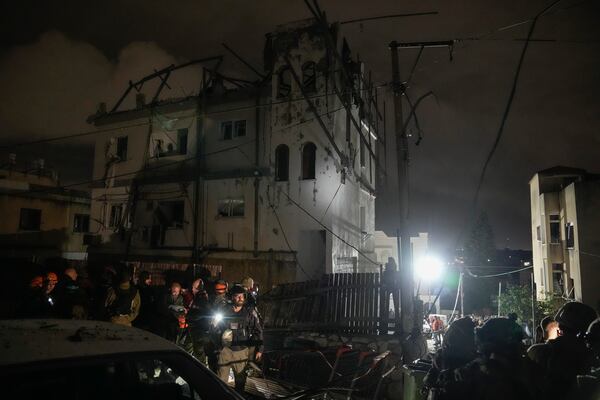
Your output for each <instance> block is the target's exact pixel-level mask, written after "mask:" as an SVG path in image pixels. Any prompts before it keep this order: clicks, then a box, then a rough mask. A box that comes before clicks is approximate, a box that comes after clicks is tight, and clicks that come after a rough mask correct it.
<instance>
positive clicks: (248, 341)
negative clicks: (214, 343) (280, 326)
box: [214, 285, 262, 392]
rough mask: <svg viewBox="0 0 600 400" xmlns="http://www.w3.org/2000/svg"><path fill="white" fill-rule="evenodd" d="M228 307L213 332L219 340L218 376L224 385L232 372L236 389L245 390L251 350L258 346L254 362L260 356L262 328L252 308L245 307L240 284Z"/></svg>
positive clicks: (234, 287) (234, 291)
mask: <svg viewBox="0 0 600 400" xmlns="http://www.w3.org/2000/svg"><path fill="white" fill-rule="evenodd" d="M230 295H231V304H230V305H229V306H228V307H226V309H225V310H224V313H223V316H222V318H221V319H220V320H219V321H215V324H214V326H215V331H216V332H218V333H219V336H220V337H221V338H222V342H221V351H220V352H219V357H218V375H219V378H221V379H222V380H223V381H224V382H227V381H228V379H229V372H230V370H231V369H233V376H234V378H235V388H236V390H237V391H239V392H243V391H244V387H245V383H246V374H245V369H246V366H247V365H248V362H249V360H250V348H252V347H254V346H257V348H256V349H257V350H256V354H255V359H256V360H257V361H260V358H261V354H262V325H261V323H260V320H259V319H258V315H257V314H256V311H255V309H254V308H251V307H248V306H246V289H245V288H244V287H242V286H240V285H235V286H233V287H232V288H231V291H230Z"/></svg>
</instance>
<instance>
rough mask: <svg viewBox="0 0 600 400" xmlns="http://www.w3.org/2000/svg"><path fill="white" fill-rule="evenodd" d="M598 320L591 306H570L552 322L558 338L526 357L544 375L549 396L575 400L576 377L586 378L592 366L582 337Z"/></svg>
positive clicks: (576, 304)
mask: <svg viewBox="0 0 600 400" xmlns="http://www.w3.org/2000/svg"><path fill="white" fill-rule="evenodd" d="M596 318H597V314H596V311H594V309H593V308H591V307H590V306H588V305H586V304H583V303H579V302H575V301H573V302H570V303H567V304H565V305H564V306H562V307H561V308H560V310H558V312H557V313H556V316H555V317H554V319H555V320H556V322H558V330H559V331H558V337H557V338H556V339H553V340H549V341H548V342H547V343H544V344H535V345H533V346H531V347H530V348H529V350H528V351H527V356H528V357H529V358H530V359H531V360H533V361H534V362H535V363H536V364H538V365H539V366H540V367H541V369H542V371H544V372H545V373H546V374H547V376H548V378H549V380H550V382H551V386H552V393H553V394H554V395H556V396H557V398H559V399H563V398H574V397H573V396H575V394H574V393H575V391H576V387H577V375H581V374H585V373H586V371H588V370H589V368H590V366H591V363H592V353H591V351H590V350H589V349H588V348H587V346H586V343H585V341H584V339H583V337H582V335H583V334H584V333H585V332H586V330H587V328H588V326H589V325H590V324H591V323H592V321H594V320H595V319H596Z"/></svg>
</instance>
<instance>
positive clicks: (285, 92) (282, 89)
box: [277, 66, 292, 99]
mask: <svg viewBox="0 0 600 400" xmlns="http://www.w3.org/2000/svg"><path fill="white" fill-rule="evenodd" d="M291 91H292V72H291V71H290V67H288V66H285V67H282V68H281V69H280V70H279V73H278V74H277V98H278V99H280V98H284V97H288V96H289V95H290V92H291Z"/></svg>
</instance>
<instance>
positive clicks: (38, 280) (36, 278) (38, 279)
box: [29, 275, 44, 288]
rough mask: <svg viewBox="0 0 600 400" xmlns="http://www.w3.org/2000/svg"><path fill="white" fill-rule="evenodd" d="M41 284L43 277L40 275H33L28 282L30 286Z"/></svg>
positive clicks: (42, 284) (39, 285) (34, 286)
mask: <svg viewBox="0 0 600 400" xmlns="http://www.w3.org/2000/svg"><path fill="white" fill-rule="evenodd" d="M42 286H44V277H43V276H41V275H36V276H34V277H33V279H31V282H29V287H31V288H37V287H39V288H41V287H42Z"/></svg>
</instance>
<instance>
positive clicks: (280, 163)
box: [275, 144, 290, 182]
mask: <svg viewBox="0 0 600 400" xmlns="http://www.w3.org/2000/svg"><path fill="white" fill-rule="evenodd" d="M289 175H290V149H289V147H287V146H286V145H285V144H280V145H279V146H277V148H276V149H275V180H276V181H280V182H285V181H287V180H288V179H289Z"/></svg>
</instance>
